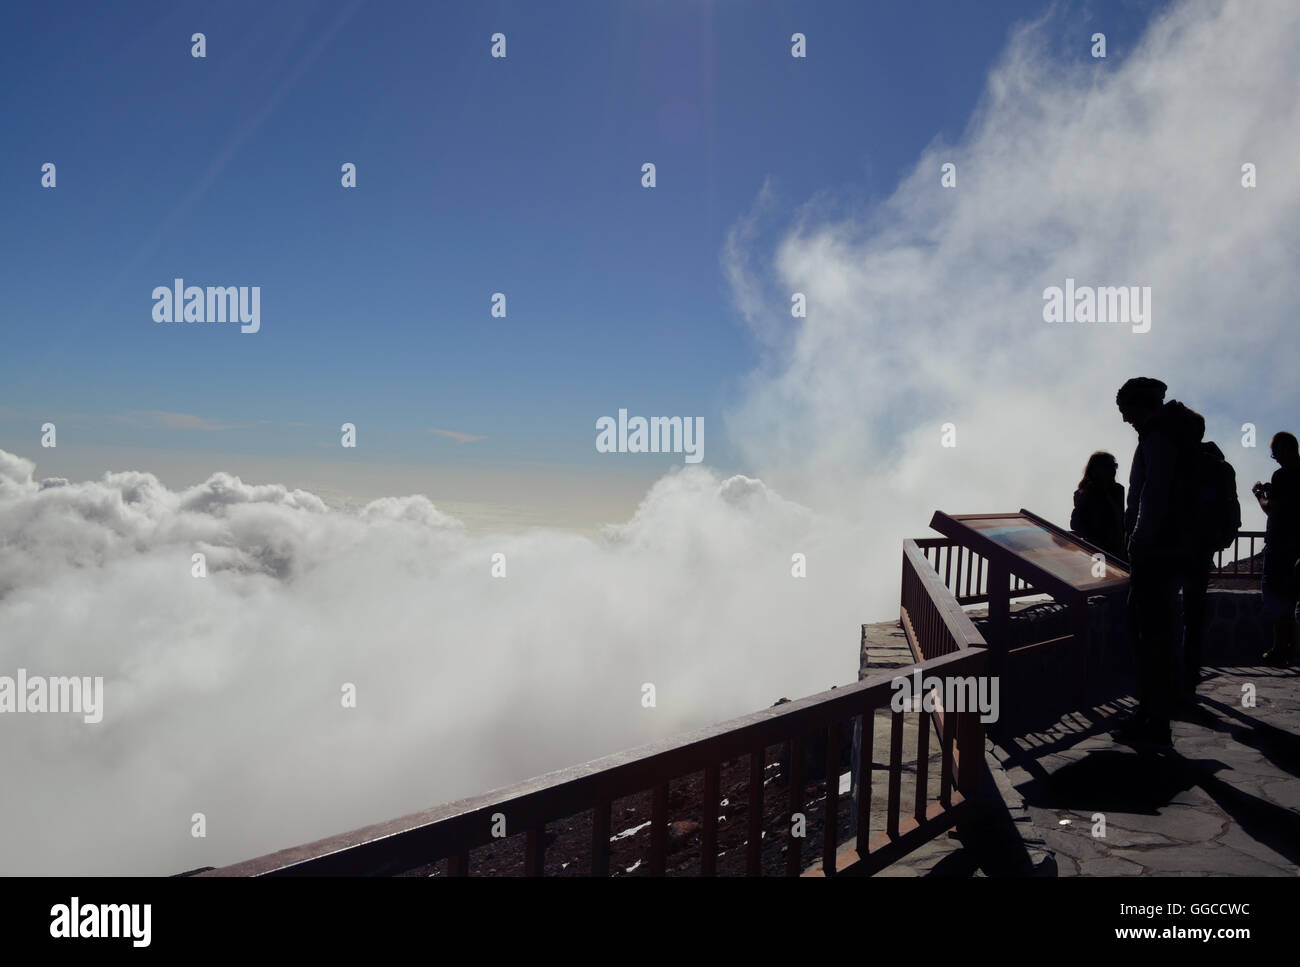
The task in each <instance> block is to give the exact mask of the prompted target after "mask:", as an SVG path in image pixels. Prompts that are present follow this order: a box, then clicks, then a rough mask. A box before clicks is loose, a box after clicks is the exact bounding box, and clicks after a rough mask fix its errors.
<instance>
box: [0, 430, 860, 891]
mask: <svg viewBox="0 0 1300 967" xmlns="http://www.w3.org/2000/svg"><path fill="white" fill-rule="evenodd" d="M47 483H49V482H48V481H39V480H38V479H37V478H36V477H35V466H34V464H33V463H32V461H30V460H27V459H24V458H21V457H18V456H15V455H14V454H10V453H6V452H4V451H0V628H2V629H3V645H0V675H9V676H16V675H17V670H18V669H19V668H23V669H26V671H27V673H28V674H29V675H46V676H56V675H57V676H64V675H78V676H103V678H104V682H105V699H104V706H105V707H104V716H103V721H102V722H101V723H99V724H86V723H84V722H83V721H82V720H81V718H79V717H77V716H71V715H56V714H44V715H35V714H26V713H23V714H8V713H6V714H5V715H3V717H0V729H3V730H4V734H5V737H6V741H5V742H4V743H0V771H3V773H4V774H5V775H8V776H14V777H22V780H21V782H14V783H12V784H10V786H9V787H8V792H7V794H6V796H5V797H4V801H3V805H0V869H3V870H5V871H6V872H11V873H17V872H29V873H50V872H55V871H63V872H87V873H107V872H114V871H116V872H129V873H165V872H176V871H179V870H182V869H187V868H191V867H194V866H197V865H206V864H213V865H215V864H220V863H226V862H231V861H234V860H237V859H240V858H246V857H249V856H253V855H257V854H259V853H262V852H267V851H270V850H272V849H276V848H279V847H283V846H285V845H288V844H291V843H296V842H300V841H304V840H307V839H311V838H314V837H318V836H323V835H327V834H330V833H334V832H338V831H340V830H344V829H348V828H352V827H355V826H358V825H363V824H365V823H369V822H374V821H377V820H380V819H383V818H387V817H391V816H393V815H398V814H401V813H403V812H407V811H412V810H415V809H419V808H423V807H426V806H428V805H430V804H433V803H436V802H441V801H446V800H449V799H453V798H457V797H460V796H465V795H472V794H474V793H478V792H482V791H484V790H486V789H489V788H494V787H497V786H501V785H503V784H506V783H508V782H511V781H516V780H519V779H523V778H527V777H528V776H531V775H535V774H537V773H541V772H545V771H547V770H550V769H554V768H559V767H561V766H564V765H569V764H572V763H574V762H579V761H583V760H585V759H588V758H592V757H595V756H598V755H602V754H605V753H609V752H614V751H617V750H618V749H621V748H626V747H629V746H633V745H637V744H639V743H641V742H644V741H648V740H650V739H652V738H655V737H659V736H663V735H667V734H670V733H672V732H675V731H678V730H681V729H684V728H688V727H694V726H698V725H702V724H706V723H708V722H711V721H715V720H717V719H719V718H725V717H727V716H730V715H737V714H741V713H743V712H746V711H750V710H752V709H753V708H756V707H761V706H763V705H766V704H770V703H771V702H772V701H773V700H774V699H775V698H777V697H779V696H780V695H782V694H787V693H791V692H793V693H796V694H798V693H807V692H811V691H816V690H819V689H821V688H825V687H827V686H829V685H831V684H833V683H836V682H842V681H849V680H852V678H853V677H854V667H855V662H854V642H855V634H854V618H855V615H856V610H857V609H856V604H855V602H853V601H835V600H832V599H831V598H830V597H829V585H826V584H825V582H823V585H822V586H821V587H819V586H818V585H816V584H815V583H813V582H810V581H803V580H796V579H794V578H792V577H791V575H790V562H791V556H792V554H793V553H795V552H796V551H798V552H802V553H806V554H807V555H808V556H809V557H810V559H811V560H812V561H813V562H815V563H814V564H813V565H811V566H810V567H811V569H812V570H813V572H814V573H816V569H817V568H818V567H822V568H825V569H827V570H830V565H829V564H828V563H826V561H827V558H826V556H825V554H824V553H822V548H823V547H825V546H826V545H827V537H826V536H825V535H823V536H821V537H818V536H817V535H818V531H819V524H818V522H817V520H816V519H815V517H814V515H812V514H811V512H810V511H808V510H807V509H805V508H802V507H800V506H798V505H795V504H792V503H790V502H789V501H785V500H783V499H781V498H780V497H779V496H777V495H775V494H773V493H771V492H770V491H769V490H768V489H767V488H766V487H765V486H764V485H763V484H762V483H761V482H760V481H758V480H754V479H749V478H745V477H734V478H731V479H727V480H723V479H720V478H718V477H717V476H716V475H714V474H712V473H710V472H708V471H706V470H703V469H700V468H683V469H682V470H681V471H678V472H675V473H672V474H670V475H668V476H667V477H665V478H663V479H662V480H661V481H659V483H657V484H656V485H655V486H654V487H653V488H652V489H651V490H650V492H649V493H648V494H647V495H646V498H645V500H644V502H643V503H642V505H641V506H640V508H639V509H638V511H637V513H636V514H635V515H634V516H633V518H632V519H631V520H630V521H627V522H626V523H624V524H621V525H617V526H614V527H610V528H608V530H607V533H605V534H604V535H602V536H600V537H598V538H596V539H589V538H586V537H581V536H577V535H573V534H568V533H562V532H552V531H535V532H532V533H528V534H523V535H516V536H510V537H476V536H472V535H470V534H469V533H468V532H467V530H466V529H465V528H464V527H462V526H461V525H460V522H459V521H457V520H455V519H454V518H452V517H450V516H448V515H447V514H445V513H443V512H441V511H439V510H438V509H437V507H436V506H435V505H434V503H433V502H431V501H430V500H429V499H428V498H427V497H424V496H419V495H416V496H409V497H402V498H391V497H390V498H383V499H380V500H376V501H373V502H371V503H370V504H368V505H366V506H365V507H363V508H362V509H361V510H360V511H359V512H356V513H350V512H344V511H339V510H334V509H331V508H329V507H327V506H326V505H325V504H324V503H323V502H322V501H321V500H320V499H319V498H317V497H315V496H314V495H312V494H310V493H305V492H303V491H301V490H290V489H288V488H285V487H282V486H279V485H271V484H248V483H244V482H243V481H241V480H240V478H238V477H235V476H232V475H230V474H227V473H217V474H213V475H212V476H211V477H210V478H209V479H208V480H207V481H205V482H204V483H202V484H199V485H197V486H193V487H190V488H187V489H183V490H179V491H172V490H169V489H168V488H167V487H165V486H164V485H163V484H161V483H160V482H159V481H158V479H157V478H156V477H154V476H153V475H151V474H148V473H139V472H122V473H109V474H105V475H104V477H103V478H102V479H100V480H98V481H90V482H68V481H59V483H58V485H57V486H46V485H45V484H47ZM831 532H832V531H828V532H827V533H831ZM195 554H203V555H204V560H205V563H206V572H207V573H206V576H204V577H196V576H194V571H195V566H194V555H195ZM819 554H820V555H821V556H819ZM496 555H502V557H500V558H498V557H496ZM494 562H495V563H498V564H499V565H500V566H502V567H504V576H500V577H494V576H493V574H492V571H493V567H494ZM810 619H811V620H810ZM826 629H834V633H833V634H831V633H825V630H826ZM646 683H651V684H653V685H654V686H655V692H656V705H655V707H653V708H645V707H643V705H642V696H643V688H642V686H643V685H644V684H646ZM345 685H352V686H355V688H356V693H357V707H356V708H355V709H349V708H344V707H343V703H342V700H341V699H342V694H343V689H344V687H345ZM593 722H599V723H600V728H599V729H593V728H592V727H591V726H592V723H593ZM196 812H201V813H203V814H204V815H205V817H206V819H207V824H208V835H207V837H206V838H204V839H194V838H192V837H191V836H190V824H191V817H192V815H193V814H194V813H196ZM34 829H39V830H44V831H47V833H48V835H47V834H44V833H43V834H42V835H40V836H33V835H32V834H31V831H32V830H34Z"/></svg>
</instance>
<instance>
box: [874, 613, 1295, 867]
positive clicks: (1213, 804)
mask: <svg viewBox="0 0 1300 967" xmlns="http://www.w3.org/2000/svg"><path fill="white" fill-rule="evenodd" d="M862 647H863V656H862V657H863V665H864V668H863V671H864V673H865V674H872V673H877V672H879V671H880V670H882V669H884V668H888V667H895V666H897V665H899V664H905V663H907V662H909V661H910V656H909V655H908V653H907V651H906V642H905V641H904V640H903V639H902V632H901V631H900V630H899V629H898V627H897V624H896V623H892V622H891V623H884V624H878V625H867V626H864V629H863V646H862ZM1247 686H1249V688H1247ZM1298 686H1300V669H1296V668H1289V669H1276V668H1262V667H1260V668H1256V667H1210V668H1207V669H1206V670H1205V678H1204V680H1203V681H1202V684H1201V686H1200V689H1199V694H1200V696H1201V701H1200V706H1199V711H1197V712H1196V713H1194V714H1189V715H1186V716H1184V717H1183V718H1181V719H1180V720H1178V721H1176V722H1175V723H1174V730H1173V731H1174V747H1173V750H1172V751H1171V752H1168V753H1162V754H1139V753H1138V752H1136V751H1134V750H1133V749H1132V748H1130V747H1128V746H1125V745H1121V744H1119V743H1116V742H1115V741H1113V740H1112V739H1111V737H1110V734H1109V729H1110V728H1111V727H1112V726H1113V724H1114V716H1115V715H1116V714H1117V713H1119V712H1120V711H1121V710H1122V709H1123V708H1124V707H1125V706H1131V705H1132V704H1133V702H1132V699H1122V700H1120V701H1119V702H1116V703H1113V704H1110V705H1105V706H1100V707H1098V708H1095V709H1091V710H1089V711H1088V712H1086V713H1074V714H1070V715H1066V716H1064V717H1063V718H1062V720H1061V721H1060V722H1059V723H1058V724H1057V726H1056V727H1055V728H1054V729H1053V730H1051V731H1050V732H1040V733H1032V734H1029V735H1026V736H1023V737H1020V738H1018V739H1016V740H1014V748H1010V747H1004V746H999V745H996V744H994V743H992V742H990V743H989V746H988V760H989V763H990V766H991V767H992V778H993V780H994V781H995V782H996V783H997V786H998V789H999V792H1000V793H1001V795H1002V799H1003V801H1004V802H1005V805H1006V817H1007V818H1008V819H1009V820H1010V824H1009V825H1008V828H1013V829H1015V830H1017V831H1018V832H1019V839H1020V842H1021V843H1022V844H1023V847H1024V850H1025V853H1026V856H1027V858H1028V861H1029V864H1030V865H1031V866H1032V867H1033V869H1034V870H1035V872H1036V873H1037V874H1039V875H1060V876H1073V875H1083V876H1143V875H1154V876H1206V875H1214V876H1258V875H1264V876H1294V875H1296V874H1297V873H1298V872H1300V778H1297V777H1300V689H1298ZM1252 690H1253V693H1254V695H1253V700H1254V705H1253V707H1249V706H1248V705H1246V704H1243V702H1244V700H1248V699H1249V697H1250V696H1249V692H1250V691H1252ZM1102 817H1104V835H1093V833H1094V826H1096V827H1097V832H1098V833H1100V832H1101V825H1100V823H1099V820H1100V819H1101V818H1102ZM974 852H975V851H974V850H973V849H972V848H968V847H967V846H964V845H963V844H962V842H961V841H960V840H958V839H957V838H956V837H955V834H949V835H948V836H946V837H942V838H940V839H938V840H936V841H934V842H932V843H930V844H928V845H927V846H926V847H925V848H924V849H922V850H918V851H917V852H915V853H913V854H912V855H911V856H909V857H907V858H906V859H905V860H903V861H901V862H899V863H897V864H895V865H894V866H893V867H892V868H891V869H890V870H888V871H886V873H885V874H883V875H892V876H935V875H957V876H969V875H977V876H978V875H981V872H980V870H979V869H978V867H979V865H980V861H978V860H976V858H975V856H974ZM985 860H987V855H986V854H985ZM984 865H985V866H988V865H989V864H988V863H987V862H985V863H984ZM1025 872H1028V869H1026V870H1025Z"/></svg>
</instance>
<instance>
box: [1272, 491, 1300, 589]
mask: <svg viewBox="0 0 1300 967" xmlns="http://www.w3.org/2000/svg"><path fill="white" fill-rule="evenodd" d="M1265 527H1266V529H1265V531H1264V580H1265V581H1266V582H1267V583H1270V584H1281V585H1287V584H1289V583H1290V582H1291V581H1292V578H1293V575H1294V571H1295V566H1296V559H1297V558H1300V467H1278V468H1277V470H1275V471H1274V472H1273V479H1272V482H1271V483H1270V484H1269V488H1268V523H1267V524H1266V525H1265Z"/></svg>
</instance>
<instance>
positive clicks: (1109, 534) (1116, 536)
mask: <svg viewBox="0 0 1300 967" xmlns="http://www.w3.org/2000/svg"><path fill="white" fill-rule="evenodd" d="M1070 530H1072V531H1074V532H1075V533H1076V534H1078V535H1079V536H1080V537H1082V538H1083V539H1084V540H1085V541H1088V542H1089V543H1091V544H1095V545H1096V546H1097V547H1100V548H1101V549H1102V550H1103V551H1107V552H1108V553H1111V554H1114V555H1115V556H1116V557H1118V558H1123V557H1125V555H1127V553H1128V550H1127V548H1125V546H1124V488H1123V487H1121V486H1120V485H1119V484H1117V483H1115V482H1114V481H1110V482H1107V483H1105V484H1094V483H1091V482H1090V483H1089V485H1088V486H1087V487H1086V488H1085V489H1082V490H1076V491H1075V492H1074V512H1073V513H1072V514H1070Z"/></svg>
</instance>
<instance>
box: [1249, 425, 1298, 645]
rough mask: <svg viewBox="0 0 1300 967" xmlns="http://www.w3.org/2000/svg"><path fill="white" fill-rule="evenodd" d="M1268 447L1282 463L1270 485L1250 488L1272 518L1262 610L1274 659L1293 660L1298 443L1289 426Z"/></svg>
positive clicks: (1267, 537) (1267, 530)
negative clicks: (1270, 627)
mask: <svg viewBox="0 0 1300 967" xmlns="http://www.w3.org/2000/svg"><path fill="white" fill-rule="evenodd" d="M1269 451H1270V453H1271V454H1272V456H1273V459H1274V460H1276V461H1277V462H1278V463H1279V464H1281V466H1280V467H1278V468H1277V470H1276V471H1274V472H1273V479H1272V481H1271V482H1270V483H1267V484H1262V483H1260V482H1259V481H1255V486H1254V487H1252V488H1251V490H1252V492H1253V493H1254V494H1255V498H1256V499H1257V500H1258V501H1259V506H1260V507H1261V508H1262V509H1263V511H1264V513H1265V514H1266V515H1267V516H1268V524H1267V525H1266V528H1265V531H1264V580H1263V587H1262V591H1263V593H1264V613H1265V615H1266V616H1267V617H1268V618H1269V620H1270V621H1272V623H1273V647H1272V648H1270V649H1269V650H1268V651H1266V652H1265V653H1264V660H1265V661H1267V662H1270V663H1274V664H1279V665H1286V664H1290V662H1291V658H1292V649H1293V647H1294V641H1295V618H1294V616H1295V606H1296V560H1297V558H1300V446H1298V445H1297V443H1296V438H1295V437H1294V436H1293V435H1292V434H1290V433H1287V432H1286V431H1285V430H1284V431H1283V432H1281V433H1275V434H1274V435H1273V439H1272V441H1271V443H1270V444H1269Z"/></svg>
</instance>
